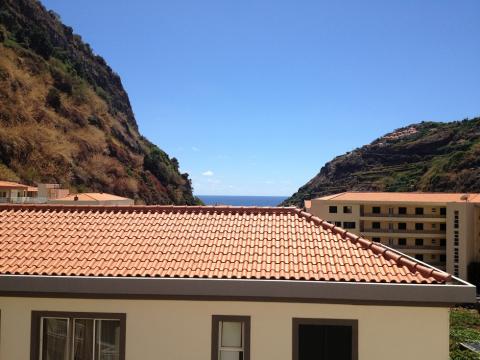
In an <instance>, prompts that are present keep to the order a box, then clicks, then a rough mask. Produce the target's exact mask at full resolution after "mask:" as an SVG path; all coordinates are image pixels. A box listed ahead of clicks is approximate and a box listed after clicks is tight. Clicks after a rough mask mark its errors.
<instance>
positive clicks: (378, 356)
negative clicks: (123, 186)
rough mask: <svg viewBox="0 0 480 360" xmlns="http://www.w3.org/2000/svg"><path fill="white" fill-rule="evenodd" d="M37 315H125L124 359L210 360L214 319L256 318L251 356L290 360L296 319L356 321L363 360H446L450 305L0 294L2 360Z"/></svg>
mask: <svg viewBox="0 0 480 360" xmlns="http://www.w3.org/2000/svg"><path fill="white" fill-rule="evenodd" d="M32 310H39V311H41V310H46V311H79V312H82V311H85V312H118V313H126V315H127V321H126V324H127V325H126V326H127V329H126V359H127V360H159V359H162V360H193V359H195V360H210V359H211V354H210V352H211V351H210V345H211V316H212V315H214V314H216V315H248V316H251V359H252V360H291V359H292V318H293V317H305V318H327V319H356V320H358V333H359V335H358V337H359V338H358V341H359V360H385V359H389V360H401V359H402V360H403V359H422V360H429V359H431V360H447V359H448V330H449V313H448V309H447V308H432V307H400V306H372V305H371V306H368V305H329V304H300V303H294V304H293V303H292V304H289V303H267V302H233V301H232V302H224V301H174V300H98V299H87V300H83V299H46V298H8V297H3V298H2V297H0V311H1V328H0V359H1V360H13V359H15V360H29V359H30V357H29V356H30V321H31V311H32Z"/></svg>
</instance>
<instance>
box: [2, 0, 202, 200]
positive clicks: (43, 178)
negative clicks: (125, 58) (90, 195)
mask: <svg viewBox="0 0 480 360" xmlns="http://www.w3.org/2000/svg"><path fill="white" fill-rule="evenodd" d="M172 136H175V135H174V134H172ZM0 179H3V180H12V181H22V182H25V183H28V184H34V183H35V182H58V183H61V184H63V185H64V186H69V187H70V188H71V189H72V190H76V191H102V192H109V193H113V194H117V195H121V196H127V197H130V198H135V199H136V200H138V201H139V202H143V203H147V204H154V203H156V204H194V203H197V202H198V201H199V200H198V199H196V198H194V196H193V195H192V186H191V181H190V179H189V177H188V174H182V173H180V172H179V164H178V161H177V160H176V159H175V158H170V157H169V156H168V155H167V154H166V153H165V152H164V151H162V150H161V149H159V148H158V147H157V146H156V145H154V144H152V143H151V142H150V141H148V140H147V139H146V138H145V137H143V136H142V135H140V133H139V131H138V126H137V123H136V121H135V117H134V115H133V111H132V108H131V106H130V102H129V99H128V95H127V93H126V92H125V89H124V88H123V86H122V83H121V80H120V77H119V76H118V75H117V74H116V73H115V72H113V70H112V69H111V68H110V67H109V66H108V65H107V63H106V62H105V60H104V59H103V58H102V57H101V56H99V55H96V54H95V53H94V52H93V51H92V49H91V48H90V46H89V45H88V44H87V43H85V42H84V41H82V38H81V37H80V36H79V35H77V34H74V32H73V30H72V28H70V27H68V26H65V25H63V24H62V23H61V21H60V18H59V16H58V15H57V14H55V13H54V12H52V11H47V10H46V9H45V8H44V7H43V6H42V4H41V3H40V2H37V1H35V0H0Z"/></svg>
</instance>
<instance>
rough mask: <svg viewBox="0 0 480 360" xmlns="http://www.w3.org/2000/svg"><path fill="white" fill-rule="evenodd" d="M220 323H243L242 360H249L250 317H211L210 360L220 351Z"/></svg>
mask: <svg viewBox="0 0 480 360" xmlns="http://www.w3.org/2000/svg"><path fill="white" fill-rule="evenodd" d="M220 321H232V322H242V323H243V341H244V344H243V360H250V316H245V315H212V346H211V359H212V360H218V353H219V351H220V344H219V336H220ZM122 360H124V359H122Z"/></svg>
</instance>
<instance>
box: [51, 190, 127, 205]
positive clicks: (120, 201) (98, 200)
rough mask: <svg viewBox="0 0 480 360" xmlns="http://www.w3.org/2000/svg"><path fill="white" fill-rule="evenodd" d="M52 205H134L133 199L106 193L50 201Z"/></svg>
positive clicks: (70, 196)
mask: <svg viewBox="0 0 480 360" xmlns="http://www.w3.org/2000/svg"><path fill="white" fill-rule="evenodd" d="M48 202H49V203H52V204H65V205H134V204H135V201H134V200H133V199H129V198H124V197H121V196H117V195H112V194H106V193H80V194H70V195H68V196H65V197H62V198H58V199H54V200H49V201H48Z"/></svg>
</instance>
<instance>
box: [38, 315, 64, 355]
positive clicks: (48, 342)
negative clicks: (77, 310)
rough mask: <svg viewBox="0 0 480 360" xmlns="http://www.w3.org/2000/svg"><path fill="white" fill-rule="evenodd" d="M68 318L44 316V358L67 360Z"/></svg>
mask: <svg viewBox="0 0 480 360" xmlns="http://www.w3.org/2000/svg"><path fill="white" fill-rule="evenodd" d="M67 334H68V320H67V319H52V318H44V319H43V322H42V360H65V359H66V356H67Z"/></svg>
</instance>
